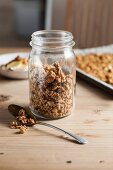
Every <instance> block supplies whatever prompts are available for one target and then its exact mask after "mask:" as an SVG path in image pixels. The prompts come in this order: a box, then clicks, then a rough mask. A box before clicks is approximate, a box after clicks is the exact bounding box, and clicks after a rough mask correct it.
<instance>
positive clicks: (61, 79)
mask: <svg viewBox="0 0 113 170" xmlns="http://www.w3.org/2000/svg"><path fill="white" fill-rule="evenodd" d="M74 44H75V43H74V41H73V36H72V34H71V33H70V32H67V31H60V30H50V31H46V30H43V31H37V32H34V33H33V34H32V39H31V42H30V45H31V46H32V51H31V53H30V58H29V85H30V110H31V111H32V113H33V114H34V115H35V116H38V117H41V118H46V119H58V118H62V117H65V116H68V115H70V114H71V111H72V108H73V106H74V95H75V81H76V68H75V67H76V65H75V54H74V51H73V49H72V47H73V46H74Z"/></svg>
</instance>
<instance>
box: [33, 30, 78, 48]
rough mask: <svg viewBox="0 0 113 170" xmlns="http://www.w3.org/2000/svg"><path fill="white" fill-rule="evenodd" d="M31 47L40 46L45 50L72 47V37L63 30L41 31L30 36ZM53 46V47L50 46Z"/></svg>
mask: <svg viewBox="0 0 113 170" xmlns="http://www.w3.org/2000/svg"><path fill="white" fill-rule="evenodd" d="M31 37H32V38H31V42H30V45H31V46H40V47H43V48H44V47H46V48H49V49H50V48H52V49H54V48H55V49H56V48H64V47H69V46H71V47H72V46H74V44H75V42H74V41H73V35H72V33H71V32H68V31H64V30H41V31H36V32H34V33H33V34H32V35H31ZM51 45H53V46H51Z"/></svg>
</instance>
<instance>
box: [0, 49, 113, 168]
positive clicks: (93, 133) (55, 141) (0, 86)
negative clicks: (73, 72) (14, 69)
mask: <svg viewBox="0 0 113 170" xmlns="http://www.w3.org/2000/svg"><path fill="white" fill-rule="evenodd" d="M18 50H20V49H0V52H1V53H2V52H11V51H18ZM21 51H23V49H21ZM28 93H29V90H28V81H27V80H9V79H6V78H3V77H0V94H3V95H8V96H10V98H9V100H8V101H5V102H0V170H61V169H62V170H66V169H67V170H70V169H73V170H111V169H113V96H110V95H109V94H107V93H105V92H104V91H102V90H100V89H99V88H97V87H95V86H93V85H90V84H89V83H87V82H85V81H83V80H81V79H77V89H76V109H75V111H74V112H73V114H72V115H71V116H68V117H66V118H63V119H59V120H55V121H49V123H51V124H53V125H56V126H59V127H61V128H64V129H66V130H68V131H70V132H72V133H75V134H79V135H81V136H82V137H84V138H87V140H88V141H89V142H88V144H85V145H79V144H76V143H74V142H71V141H69V140H66V139H64V138H65V135H63V134H62V133H59V132H57V131H55V130H52V129H50V128H47V127H43V126H41V125H39V126H38V127H37V129H36V128H34V127H32V128H30V129H29V130H28V132H27V133H25V134H17V133H16V132H17V130H15V129H10V128H9V127H8V124H9V122H10V121H11V120H12V119H13V117H12V116H11V115H10V114H9V112H8V110H7V107H8V105H9V104H10V103H15V104H19V105H22V106H26V105H27V106H28V103H29V97H28Z"/></svg>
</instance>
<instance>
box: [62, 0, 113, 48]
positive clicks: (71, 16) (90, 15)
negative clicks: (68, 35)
mask: <svg viewBox="0 0 113 170" xmlns="http://www.w3.org/2000/svg"><path fill="white" fill-rule="evenodd" d="M72 2H73V3H72ZM66 16H68V17H66V19H65V23H66V24H65V25H64V29H66V30H69V31H71V32H72V33H73V35H74V37H75V41H76V45H77V47H79V48H86V47H94V46H101V45H105V44H112V43H113V29H112V28H113V22H112V16H113V0H71V1H70V0H67V9H66Z"/></svg>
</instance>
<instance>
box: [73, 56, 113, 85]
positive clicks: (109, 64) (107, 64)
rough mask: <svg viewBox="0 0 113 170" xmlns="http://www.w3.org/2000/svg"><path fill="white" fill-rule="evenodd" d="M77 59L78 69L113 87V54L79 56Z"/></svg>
mask: <svg viewBox="0 0 113 170" xmlns="http://www.w3.org/2000/svg"><path fill="white" fill-rule="evenodd" d="M76 59H77V66H78V68H80V69H81V70H83V71H85V72H86V73H88V74H90V75H92V76H94V77H96V78H98V79H100V80H102V81H104V82H106V83H108V84H111V85H113V54H86V55H84V56H81V55H78V56H77V58H76Z"/></svg>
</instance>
